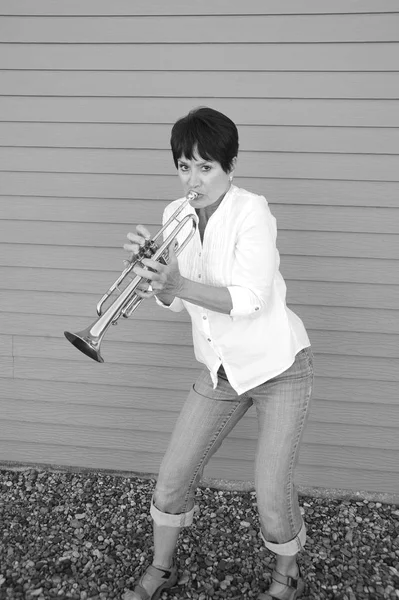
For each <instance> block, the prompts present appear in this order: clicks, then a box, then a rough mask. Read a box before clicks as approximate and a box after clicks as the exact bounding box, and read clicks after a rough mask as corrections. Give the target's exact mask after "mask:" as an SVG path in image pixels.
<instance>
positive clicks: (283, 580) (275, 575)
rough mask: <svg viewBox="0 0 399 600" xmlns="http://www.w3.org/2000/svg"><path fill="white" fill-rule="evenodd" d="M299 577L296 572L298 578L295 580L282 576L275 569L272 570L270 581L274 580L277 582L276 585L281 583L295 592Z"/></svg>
mask: <svg viewBox="0 0 399 600" xmlns="http://www.w3.org/2000/svg"><path fill="white" fill-rule="evenodd" d="M300 576H301V575H300V573H299V572H298V577H297V578H296V579H295V578H294V577H290V576H289V575H283V574H282V573H279V572H278V571H276V569H274V571H273V573H272V579H274V581H277V583H281V584H282V585H285V586H286V587H290V588H293V589H294V590H296V589H297V587H298V581H299V578H300Z"/></svg>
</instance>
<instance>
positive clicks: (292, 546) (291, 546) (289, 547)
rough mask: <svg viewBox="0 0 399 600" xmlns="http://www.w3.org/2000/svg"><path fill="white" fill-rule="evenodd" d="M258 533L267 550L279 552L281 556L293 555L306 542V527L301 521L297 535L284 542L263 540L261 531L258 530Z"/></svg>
mask: <svg viewBox="0 0 399 600" xmlns="http://www.w3.org/2000/svg"><path fill="white" fill-rule="evenodd" d="M260 535H261V538H262V540H263V541H264V543H265V546H266V548H267V549H268V550H271V552H274V554H281V555H282V556H294V555H295V554H297V553H298V552H299V551H300V550H302V549H303V547H304V546H305V544H306V528H305V524H304V523H302V527H301V530H300V532H299V533H298V535H296V536H295V537H294V538H293V539H292V540H290V541H289V542H285V543H284V544H275V543H273V542H268V541H267V540H265V538H264V536H263V534H262V532H260Z"/></svg>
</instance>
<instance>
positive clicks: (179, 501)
mask: <svg viewBox="0 0 399 600" xmlns="http://www.w3.org/2000/svg"><path fill="white" fill-rule="evenodd" d="M171 147H172V153H173V159H174V163H175V166H176V168H177V170H178V175H179V178H180V181H181V183H182V186H183V190H184V194H185V195H187V194H188V193H189V192H190V191H195V192H197V194H198V196H197V198H196V199H195V200H192V201H190V204H189V205H188V206H187V207H186V209H184V210H183V212H182V213H181V215H180V216H184V215H186V214H193V213H195V214H196V215H197V217H198V230H197V232H196V234H195V236H194V238H193V239H192V240H191V242H190V243H189V244H188V246H187V247H186V248H185V249H184V250H183V251H182V253H181V254H180V255H179V257H178V258H176V255H175V251H174V249H173V248H172V247H171V248H170V251H169V260H168V264H160V263H158V262H154V261H153V260H151V259H144V260H143V261H142V262H143V264H144V268H142V267H140V266H136V267H135V268H134V271H135V273H136V274H138V275H140V276H143V277H146V278H148V279H149V280H150V283H151V285H150V288H149V289H148V290H146V289H144V288H143V289H142V290H140V291H138V293H139V295H140V296H142V297H144V298H147V297H151V296H154V295H155V298H156V300H157V302H158V303H159V304H161V305H163V306H165V307H168V308H169V309H170V310H172V311H180V310H182V309H183V308H185V309H186V310H187V311H188V313H189V315H190V317H191V321H192V330H193V342H194V350H195V355H196V358H197V360H198V361H199V362H201V363H203V364H204V365H205V368H204V370H203V372H202V373H201V375H200V376H199V378H198V380H197V381H196V382H195V384H194V386H193V388H192V390H191V391H190V393H189V394H188V397H187V400H186V402H185V404H184V406H183V408H182V410H181V413H180V415H179V418H178V420H177V423H176V426H175V429H174V432H173V434H172V438H171V441H170V445H169V447H168V450H167V451H166V454H165V456H164V459H163V461H162V465H161V467H160V472H159V476H158V479H157V484H156V488H155V492H154V496H153V499H152V503H151V509H150V512H151V515H152V517H153V522H154V559H153V564H152V565H151V566H150V567H148V569H147V570H146V571H145V573H144V574H143V576H142V577H141V579H140V581H139V582H138V584H137V585H136V587H135V590H134V592H129V594H130V595H129V596H128V598H129V599H131V600H133V599H134V600H148V599H157V598H159V597H160V595H161V593H162V591H163V590H164V589H166V588H169V587H172V586H173V585H174V584H175V583H176V580H177V575H176V567H175V566H174V562H173V555H174V551H175V547H176V544H177V539H178V536H179V532H180V529H181V527H185V526H189V525H190V524H191V523H192V520H193V513H194V495H195V490H196V487H197V485H198V483H199V481H200V478H201V474H202V472H203V469H204V466H205V464H206V463H207V462H208V460H209V459H210V457H211V456H212V454H214V452H215V451H216V450H217V449H218V448H219V446H220V445H221V443H222V441H223V439H224V438H225V437H226V435H227V434H228V433H229V432H230V431H231V430H232V429H233V427H234V426H235V425H236V423H237V422H238V421H239V420H240V419H241V417H242V416H243V415H244V414H245V413H246V411H247V410H248V409H249V407H250V406H252V405H254V406H255V409H256V412H257V418H258V427H259V438H258V447H257V453H256V464H255V485H256V493H257V505H258V511H259V518H260V523H261V536H262V538H263V540H264V543H265V546H266V547H267V548H268V549H269V550H271V551H272V552H273V553H274V554H275V556H276V563H275V569H274V571H273V574H272V583H271V586H270V589H269V591H268V593H266V594H261V595H260V596H259V600H261V599H262V600H270V599H272V598H275V599H279V600H294V599H296V598H299V596H300V595H301V594H302V592H303V587H304V583H303V579H302V577H301V574H300V571H299V567H298V565H297V560H296V556H297V553H298V552H299V550H301V549H302V548H303V546H304V544H305V539H306V532H305V525H304V523H303V520H302V517H301V513H300V509H299V505H298V498H297V492H296V489H295V486H294V481H293V474H294V467H295V464H296V460H297V456H298V451H299V443H300V439H301V437H302V432H303V428H304V425H305V422H306V418H307V415H308V411H309V402H310V396H311V387H312V381H313V368H312V354H311V350H310V342H309V339H308V336H307V334H306V331H305V328H304V326H303V324H302V321H301V320H300V319H299V318H298V317H297V316H296V315H295V314H294V313H293V312H292V311H291V310H289V309H288V308H287V306H286V302H285V296H286V286H285V283H284V280H283V278H282V276H281V274H280V272H279V262H280V261H279V253H278V251H277V248H276V236H277V231H276V221H275V219H274V217H273V216H272V215H271V213H270V210H269V207H268V204H267V202H266V200H265V198H264V197H263V196H258V195H256V194H253V193H251V192H248V191H246V190H244V189H240V188H238V187H236V186H235V185H233V184H232V180H233V174H234V171H235V168H236V161H237V153H238V133H237V128H236V126H235V124H234V123H233V122H232V121H231V120H230V119H229V118H228V117H226V116H225V115H223V114H222V113H220V112H218V111H216V110H213V109H211V108H199V109H196V110H193V111H191V112H190V113H189V114H188V115H187V116H186V117H184V118H182V119H180V120H179V121H177V122H176V123H175V125H174V126H173V129H172V135H171ZM183 200H184V199H180V200H176V201H174V202H172V203H171V204H169V205H168V206H167V207H166V209H165V212H164V222H165V221H166V220H167V218H168V217H169V216H170V215H171V214H172V213H173V212H174V211H175V210H176V208H177V207H178V206H179V205H180V204H181V203H182V201H183ZM182 235H183V236H184V232H182ZM127 237H128V239H129V243H128V244H126V245H125V246H124V247H125V249H126V250H127V251H129V252H131V253H133V255H134V254H136V253H137V252H138V249H139V246H140V245H143V243H144V240H145V238H149V237H150V235H149V232H148V231H147V230H146V229H145V228H143V227H142V226H140V225H139V226H138V227H137V232H136V233H129V234H128V236H127ZM177 241H179V234H178V235H177ZM147 268H149V269H151V270H150V271H148V270H147Z"/></svg>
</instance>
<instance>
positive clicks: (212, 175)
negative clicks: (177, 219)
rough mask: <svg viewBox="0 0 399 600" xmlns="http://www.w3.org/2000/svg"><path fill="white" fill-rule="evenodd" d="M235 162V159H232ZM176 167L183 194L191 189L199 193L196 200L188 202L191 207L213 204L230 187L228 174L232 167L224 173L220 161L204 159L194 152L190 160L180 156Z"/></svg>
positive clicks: (203, 206) (229, 174) (231, 173)
mask: <svg viewBox="0 0 399 600" xmlns="http://www.w3.org/2000/svg"><path fill="white" fill-rule="evenodd" d="M234 164H235V161H234ZM177 169H178V174H179V178H180V181H181V184H182V186H183V190H184V194H185V195H186V196H187V194H188V192H190V191H191V190H193V191H195V192H197V193H198V194H199V196H198V198H197V199H196V200H192V201H191V202H190V204H191V206H192V207H193V208H205V206H209V205H210V204H213V203H214V202H216V201H217V200H219V198H220V197H221V196H222V195H223V194H225V193H226V192H227V190H228V189H229V187H230V184H231V180H230V176H232V175H233V171H234V165H233V169H232V170H231V171H230V172H229V173H226V172H225V171H223V169H222V167H221V165H220V163H218V162H216V161H214V160H205V159H203V158H201V156H199V155H198V154H197V153H196V152H195V153H194V154H193V158H192V159H191V160H189V159H187V158H185V157H184V156H182V157H181V158H180V159H179V160H178V163H177Z"/></svg>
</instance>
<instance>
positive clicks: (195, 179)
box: [189, 171, 199, 188]
mask: <svg viewBox="0 0 399 600" xmlns="http://www.w3.org/2000/svg"><path fill="white" fill-rule="evenodd" d="M189 184H190V187H192V188H195V187H197V186H198V185H199V174H198V173H197V172H196V171H191V173H190V179H189Z"/></svg>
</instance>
